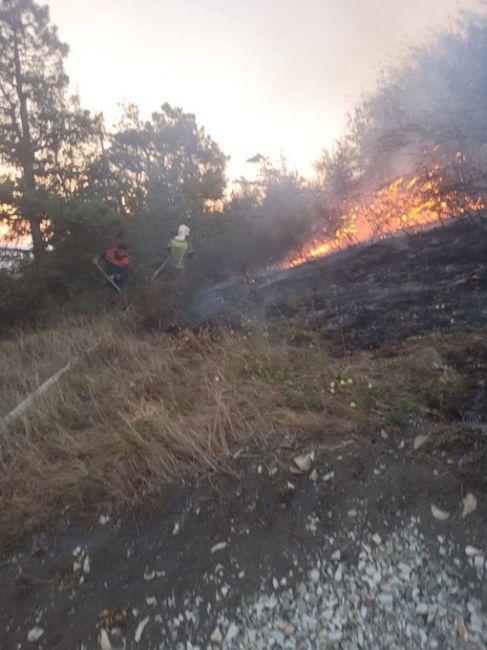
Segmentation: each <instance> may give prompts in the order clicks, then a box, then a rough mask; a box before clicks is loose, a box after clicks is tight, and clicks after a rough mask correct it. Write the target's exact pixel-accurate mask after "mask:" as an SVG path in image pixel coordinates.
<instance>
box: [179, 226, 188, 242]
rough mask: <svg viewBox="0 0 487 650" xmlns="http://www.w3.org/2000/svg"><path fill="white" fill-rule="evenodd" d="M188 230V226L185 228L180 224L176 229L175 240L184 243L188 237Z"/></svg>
mask: <svg viewBox="0 0 487 650" xmlns="http://www.w3.org/2000/svg"><path fill="white" fill-rule="evenodd" d="M189 233H190V229H189V228H188V226H185V225H184V224H181V225H180V226H179V228H178V234H177V236H176V239H178V240H179V241H184V240H185V239H187V238H188V237H189Z"/></svg>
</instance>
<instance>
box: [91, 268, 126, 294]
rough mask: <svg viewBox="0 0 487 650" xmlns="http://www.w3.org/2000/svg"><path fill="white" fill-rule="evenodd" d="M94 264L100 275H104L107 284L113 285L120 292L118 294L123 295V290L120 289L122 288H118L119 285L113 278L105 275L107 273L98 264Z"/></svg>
mask: <svg viewBox="0 0 487 650" xmlns="http://www.w3.org/2000/svg"><path fill="white" fill-rule="evenodd" d="M93 264H94V265H95V266H96V268H97V269H98V270H99V271H100V273H102V274H103V276H104V278H105V279H106V280H107V282H109V283H110V284H111V285H112V287H113V288H114V289H116V290H117V291H118V293H122V290H121V289H120V287H119V286H118V284H116V283H115V282H114V281H113V280H112V278H111V277H110V276H109V275H108V274H107V273H105V271H104V270H103V269H102V268H101V266H100V265H99V264H98V262H93Z"/></svg>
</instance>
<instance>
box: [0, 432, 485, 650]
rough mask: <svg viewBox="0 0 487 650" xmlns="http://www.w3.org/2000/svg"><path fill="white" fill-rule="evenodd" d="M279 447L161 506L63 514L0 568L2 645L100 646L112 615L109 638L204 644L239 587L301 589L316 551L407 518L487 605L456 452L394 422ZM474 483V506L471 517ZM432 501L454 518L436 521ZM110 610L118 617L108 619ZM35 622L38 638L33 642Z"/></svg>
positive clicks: (173, 494) (236, 602)
mask: <svg viewBox="0 0 487 650" xmlns="http://www.w3.org/2000/svg"><path fill="white" fill-rule="evenodd" d="M386 435H387V438H386ZM281 446H282V449H281V450H280V451H279V453H278V456H277V457H276V455H275V453H272V452H271V450H268V452H267V453H266V454H264V456H263V457H259V458H258V459H257V458H252V457H251V454H250V453H249V452H248V451H244V452H242V454H241V455H240V457H239V458H238V459H237V460H234V461H233V463H232V464H231V473H232V474H233V475H230V474H228V475H226V476H221V477H219V478H215V479H214V481H212V482H208V481H206V480H205V481H202V482H200V483H194V484H191V485H186V486H175V487H173V488H171V489H170V490H168V491H167V493H166V494H165V495H164V498H163V502H164V503H165V509H164V511H161V510H160V508H159V507H158V505H157V504H158V503H160V501H159V500H156V499H155V500H154V508H151V509H150V510H147V509H145V510H144V511H143V512H134V513H132V515H131V516H130V517H129V518H125V519H120V520H113V519H112V518H110V520H109V521H108V522H107V523H105V524H104V525H103V524H102V523H100V521H97V522H93V527H86V526H85V527H79V526H74V525H73V526H72V525H70V524H69V519H68V518H67V517H66V516H65V517H64V518H63V521H62V524H60V525H59V528H58V530H57V531H56V533H54V532H50V533H48V534H44V535H42V536H39V537H36V538H35V539H32V540H31V541H30V542H29V544H28V545H27V547H26V548H25V549H24V550H23V551H22V552H20V553H18V554H16V555H15V556H13V557H10V558H9V559H8V560H7V562H6V564H5V565H4V567H3V568H2V570H1V573H0V576H1V578H0V585H1V586H0V611H1V612H2V619H1V632H0V647H1V648H2V649H5V650H10V648H12V649H13V648H24V647H25V648H27V647H34V648H46V649H49V650H50V649H54V648H63V649H64V648H66V650H67V649H68V648H70V649H73V648H86V649H87V650H91V649H95V648H98V647H99V645H98V635H99V631H100V630H99V627H100V620H103V622H104V623H105V625H106V627H107V629H110V630H111V631H112V632H113V631H115V634H114V636H112V637H111V640H112V644H113V647H126V648H179V647H181V648H185V649H186V648H191V647H194V648H196V647H200V648H206V647H207V644H208V642H209V638H210V635H211V634H212V632H213V631H214V629H215V628H216V627H217V625H218V624H220V625H221V626H222V629H223V633H226V632H227V631H226V630H225V629H224V628H225V621H226V622H227V623H228V625H230V623H229V622H230V621H233V620H234V618H235V617H236V616H238V615H239V614H238V612H239V611H240V609H241V605H242V599H243V598H247V599H248V598H252V597H253V595H254V594H256V593H260V592H262V590H264V591H265V590H266V589H267V590H269V591H270V592H273V591H274V590H275V588H276V581H277V583H278V584H279V585H281V581H282V580H283V579H284V580H285V582H283V585H285V587H286V589H284V587H281V586H279V587H277V589H278V591H279V590H280V591H282V592H285V591H287V590H288V589H289V588H292V589H294V590H295V589H296V588H297V586H298V585H299V584H300V583H301V582H302V580H303V578H304V577H305V576H306V574H307V572H308V570H309V568H310V567H312V566H313V563H315V562H316V560H317V558H323V557H325V556H326V557H331V556H332V555H333V553H336V551H337V550H339V551H340V554H341V560H342V561H343V562H344V563H347V562H353V561H355V560H356V558H357V556H358V554H359V552H360V549H361V544H362V543H363V542H367V543H369V544H370V543H371V542H370V538H371V536H372V535H379V536H380V538H381V539H384V540H385V539H386V538H387V537H388V535H390V534H391V533H392V532H393V531H397V530H400V529H401V528H403V527H404V526H405V525H407V524H408V523H410V522H411V518H414V521H415V522H417V526H418V528H419V529H420V531H421V533H422V534H423V535H424V536H425V544H426V545H427V547H428V548H430V552H431V557H432V558H434V559H435V561H437V562H440V563H444V562H445V557H442V556H441V554H440V547H445V548H449V549H450V551H449V552H448V556H449V557H450V556H451V557H453V556H455V557H458V558H460V559H461V563H462V564H461V567H460V568H459V574H460V575H461V580H460V582H461V583H468V582H469V581H470V582H471V586H470V588H469V593H470V594H471V596H472V597H474V596H476V597H477V598H478V599H481V600H482V599H483V602H486V599H485V597H486V595H487V594H486V593H485V585H484V584H482V583H481V582H480V581H478V580H475V579H474V578H475V571H474V570H473V569H472V568H470V567H469V565H468V559H469V558H468V557H466V555H465V551H464V549H465V547H466V546H468V545H472V546H477V547H480V549H481V550H482V552H483V553H484V555H486V554H487V548H485V538H486V537H485V522H486V521H487V495H485V494H484V493H480V492H479V486H478V485H469V484H468V483H464V482H463V481H462V479H461V478H460V476H459V473H458V471H457V470H458V462H459V460H460V459H459V458H455V457H451V458H448V457H446V456H442V455H441V454H434V455H432V453H431V452H429V451H428V449H427V447H426V448H425V449H420V450H418V451H414V450H413V439H412V438H411V437H410V438H408V439H401V438H398V437H392V436H389V435H388V434H387V432H386V433H382V434H380V433H379V432H363V433H362V434H360V435H359V436H356V437H351V438H349V439H346V440H336V439H333V435H332V434H331V433H329V432H327V431H324V432H323V442H322V444H320V445H316V446H314V447H309V448H307V449H306V450H297V449H292V443H290V444H289V445H288V448H287V449H286V445H282V441H281ZM303 451H306V453H311V458H314V460H313V461H312V464H311V465H312V466H311V467H310V469H309V470H308V471H307V472H306V473H304V474H301V475H297V474H293V473H292V472H291V471H290V466H291V465H292V459H293V457H294V456H295V455H296V453H298V452H303ZM313 471H316V474H315V473H313ZM313 479H314V480H313ZM467 492H473V493H475V494H476V496H477V499H478V507H477V509H476V511H475V512H474V513H472V514H471V515H470V516H469V517H468V518H466V519H462V517H461V508H462V499H463V497H464V496H465V494H466V493H467ZM433 503H434V504H435V505H436V506H437V507H438V508H440V509H442V510H445V511H447V512H448V513H449V514H450V517H449V519H447V520H446V521H439V520H437V519H435V518H434V517H433V516H432V513H431V505H432V504H433ZM101 521H102V522H103V521H104V520H103V519H102V520H101ZM438 535H440V536H442V537H443V538H444V543H439V542H438ZM440 539H441V538H440ZM483 546H484V548H482V547H483ZM451 557H450V559H451ZM86 558H89V560H87V559H86ZM88 564H89V566H88ZM104 610H109V611H110V612H111V614H108V613H107V612H105V614H104V616H103V617H102V619H100V614H101V613H102V612H103V611H104ZM125 610H126V612H127V616H126V614H125V613H121V612H122V611H123V612H125ZM117 612H118V616H119V618H120V620H121V625H120V626H119V625H118V624H117V623H116V620H117ZM465 616H466V617H468V612H466V615H465ZM147 617H149V618H148V620H147V622H146V624H145V626H142V625H141V624H142V623H144V621H145V620H146V618H147ZM228 625H227V627H228ZM452 626H453V622H452ZM142 627H143V629H142ZM118 628H120V630H118ZM36 629H37V634H39V633H40V631H41V630H42V636H40V638H39V639H38V640H37V641H35V642H28V641H27V638H28V634H29V631H31V633H32V630H36ZM232 629H233V628H232ZM452 629H453V628H452ZM137 630H139V632H138V634H137ZM33 634H34V636H35V633H33ZM117 634H120V635H121V636H117ZM139 636H140V641H139V642H136V638H139ZM217 636H218V635H217ZM178 643H179V644H180V645H178ZM209 647H211V646H209ZM215 647H218V645H217V646H215ZM226 647H233V646H232V645H231V639H230V640H228V642H227V645H226ZM235 647H238V646H237V645H236V646H235ZM243 647H247V646H243ZM248 647H251V646H248ZM256 647H257V646H256ZM263 647H265V646H263ZM276 647H280V646H276ZM283 647H284V646H283ZM287 647H291V646H287ZM296 647H298V646H296ZM304 647H306V646H304ZM311 647H315V646H314V645H312V646H311ZM316 647H321V646H316ZM323 647H324V646H323ZM326 647H342V646H338V645H336V646H326ZM343 647H349V646H343ZM364 647H369V646H364ZM376 647H382V646H379V645H377V646H376ZM410 647H416V646H415V645H411V646H410ZM417 647H421V646H417ZM425 647H426V646H425ZM448 647H450V646H448ZM465 647H472V648H473V647H477V646H474V645H472V646H465Z"/></svg>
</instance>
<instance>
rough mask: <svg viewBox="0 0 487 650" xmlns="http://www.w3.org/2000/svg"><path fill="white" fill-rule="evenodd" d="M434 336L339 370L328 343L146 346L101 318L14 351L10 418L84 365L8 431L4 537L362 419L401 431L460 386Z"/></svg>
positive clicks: (0, 465)
mask: <svg viewBox="0 0 487 650" xmlns="http://www.w3.org/2000/svg"><path fill="white" fill-rule="evenodd" d="M472 336H474V335H472ZM433 338H434V337H433ZM433 338H431V337H430V338H429V339H424V340H421V341H416V342H411V343H409V344H407V345H405V346H403V348H402V349H401V350H400V352H399V355H396V356H393V357H384V358H380V357H375V356H372V355H370V354H368V353H357V354H355V355H354V356H353V358H352V357H350V358H346V359H342V360H334V361H332V360H330V358H329V357H328V354H327V351H326V348H324V347H322V346H321V345H320V342H319V340H318V339H310V340H308V341H307V342H306V344H305V345H304V346H303V347H298V348H293V349H286V348H284V349H283V348H280V347H279V346H277V345H275V344H272V343H271V342H269V340H268V338H267V337H266V336H265V335H264V336H263V335H262V333H261V334H259V335H257V334H251V333H249V334H247V335H242V334H241V333H240V334H236V333H232V332H226V333H222V334H221V335H220V336H218V338H215V337H214V336H213V337H211V336H210V335H209V334H208V333H201V334H199V335H195V334H192V333H189V332H185V333H182V334H181V335H180V336H178V337H176V338H172V337H168V336H166V335H164V334H158V335H149V334H147V335H144V334H142V335H141V334H137V335H136V334H135V332H134V331H133V330H132V327H131V324H130V322H128V321H127V322H124V323H119V324H118V325H117V327H114V326H113V325H112V324H111V323H110V322H108V321H106V320H103V319H99V320H97V321H95V322H91V323H89V322H86V323H78V324H65V325H64V326H62V327H58V328H56V329H52V330H50V331H48V332H43V333H39V334H30V335H21V336H19V338H18V339H16V340H15V341H4V342H2V343H0V364H1V365H0V367H1V371H0V372H1V374H0V380H1V382H2V384H3V386H5V388H4V389H2V397H1V402H0V404H1V407H2V414H3V415H5V414H6V413H7V412H8V411H9V410H10V409H11V408H12V407H13V406H14V405H15V404H16V403H17V402H19V401H20V400H21V399H23V398H24V397H25V396H26V394H28V393H29V392H30V391H31V390H33V389H35V388H36V386H37V385H38V383H39V382H41V381H44V380H45V379H46V378H47V377H48V376H49V375H50V374H53V373H54V372H56V371H57V370H58V369H59V368H60V367H62V366H63V365H64V364H65V363H66V362H67V361H68V360H69V359H70V358H71V357H72V356H79V357H80V358H81V361H80V363H79V364H78V365H77V366H76V367H75V368H74V369H73V370H72V371H71V372H70V373H68V375H67V376H66V377H65V378H64V379H63V380H61V381H60V382H59V384H58V385H57V386H56V387H55V388H53V389H52V390H51V391H50V392H49V393H48V394H47V395H46V396H44V397H43V398H41V399H39V400H38V401H37V402H36V403H35V405H34V406H33V407H31V408H30V409H29V411H28V412H27V413H26V414H25V415H24V416H23V417H22V418H21V419H19V420H18V421H16V422H15V423H13V424H11V425H9V426H8V427H4V428H3V429H2V428H1V427H0V535H3V536H4V537H10V536H11V535H18V534H21V533H23V532H25V531H27V530H29V529H30V528H31V527H32V526H34V525H36V524H39V523H42V522H44V521H46V519H47V518H49V516H51V514H52V513H53V512H56V511H58V509H59V508H60V507H62V506H66V505H68V504H69V505H70V506H71V507H75V506H79V507H83V508H85V507H87V506H93V505H94V504H96V503H98V502H100V501H106V500H110V501H113V502H114V503H115V504H117V505H122V504H134V503H135V502H136V501H137V500H138V499H140V498H141V496H142V495H144V494H146V493H148V492H150V491H152V490H155V489H157V488H158V487H160V486H161V484H163V483H164V482H166V481H168V480H171V479H173V478H175V477H179V476H184V475H188V474H189V473H192V472H195V471H201V470H217V469H218V467H219V466H220V465H219V463H220V462H221V459H222V458H224V457H225V456H227V455H228V454H229V453H230V452H232V451H234V450H235V449H236V448H237V447H238V446H241V445H247V444H249V443H250V442H252V441H257V440H259V439H266V438H270V437H271V436H272V435H275V434H277V433H280V432H285V433H288V434H294V435H296V436H309V435H312V436H315V437H316V436H318V437H320V438H323V439H324V438H326V436H327V435H328V434H329V433H330V432H333V433H343V434H345V433H347V432H351V431H356V430H358V429H359V428H360V427H363V425H364V422H366V423H367V425H368V426H370V428H371V429H374V428H376V427H378V426H383V425H384V424H387V426H389V427H400V426H402V424H404V422H403V420H404V421H407V418H408V417H410V415H411V414H412V413H418V412H419V411H420V410H421V409H427V408H433V407H434V405H435V404H436V407H438V408H440V407H441V404H442V401H443V402H445V403H446V401H448V399H449V398H450V396H451V395H452V394H457V393H458V391H460V390H461V389H462V380H461V378H460V376H459V375H458V374H457V373H456V372H455V371H454V370H451V369H447V370H445V369H441V356H442V354H444V351H445V350H444V349H442V346H443V347H445V346H446V347H448V345H455V341H454V340H453V339H452V340H451V341H449V342H444V341H438V340H433ZM436 407H435V408H436Z"/></svg>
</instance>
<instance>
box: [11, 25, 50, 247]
mask: <svg viewBox="0 0 487 650" xmlns="http://www.w3.org/2000/svg"><path fill="white" fill-rule="evenodd" d="M19 20H20V18H19ZM13 44H14V63H15V86H16V90H17V97H18V99H19V109H20V123H21V125H22V139H21V143H20V146H21V156H22V169H23V172H24V174H23V175H24V179H23V180H24V190H25V191H26V192H33V191H35V189H36V181H35V174H34V148H33V146H32V140H31V136H30V125H29V110H28V106H27V95H26V94H25V92H24V80H23V73H22V64H21V61H20V53H19V41H18V36H17V29H16V28H15V27H14V43H13ZM25 216H26V217H27V219H28V221H29V225H30V232H31V236H32V247H33V252H34V259H39V257H41V256H42V254H43V253H44V252H45V245H44V240H43V238H42V230H41V218H40V217H39V216H35V215H25Z"/></svg>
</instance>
